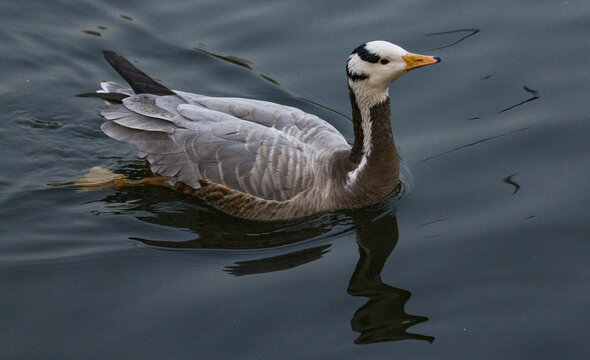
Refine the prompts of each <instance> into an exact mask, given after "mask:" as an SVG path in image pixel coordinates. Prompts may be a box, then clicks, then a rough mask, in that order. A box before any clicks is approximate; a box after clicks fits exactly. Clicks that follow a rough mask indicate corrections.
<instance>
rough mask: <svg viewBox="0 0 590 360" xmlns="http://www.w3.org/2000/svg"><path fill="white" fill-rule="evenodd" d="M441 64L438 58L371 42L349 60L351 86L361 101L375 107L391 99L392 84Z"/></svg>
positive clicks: (378, 42)
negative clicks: (389, 94) (418, 71)
mask: <svg viewBox="0 0 590 360" xmlns="http://www.w3.org/2000/svg"><path fill="white" fill-rule="evenodd" d="M439 61H440V58H438V57H435V56H426V55H418V54H413V53H410V52H407V51H406V50H404V49H402V48H401V47H399V46H397V45H394V44H392V43H390V42H387V41H370V42H368V43H365V44H363V45H361V46H359V47H357V48H356V49H354V51H353V52H352V54H351V55H350V57H349V58H348V62H347V63H346V73H347V74H348V85H349V86H350V88H351V89H352V91H353V92H354V93H355V96H356V97H357V101H359V102H368V104H367V105H374V104H377V103H379V102H381V101H383V100H385V98H387V95H388V88H389V85H390V84H391V83H392V82H394V81H395V80H396V79H397V78H399V77H400V76H402V75H403V74H405V73H407V72H408V71H410V70H412V69H416V68H418V67H421V66H425V65H430V64H436V63H438V62H439ZM359 105H360V104H359Z"/></svg>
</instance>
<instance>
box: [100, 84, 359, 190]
mask: <svg viewBox="0 0 590 360" xmlns="http://www.w3.org/2000/svg"><path fill="white" fill-rule="evenodd" d="M103 89H104V90H105V91H109V90H112V91H117V92H119V93H129V92H131V91H132V90H131V89H128V88H125V87H123V86H121V85H118V84H115V83H103ZM101 114H102V116H103V117H104V118H105V119H106V122H105V123H104V124H103V125H102V130H103V131H104V133H105V134H107V135H108V136H110V137H112V138H114V139H116V140H120V141H125V142H128V143H131V144H133V145H135V146H136V147H137V148H138V150H139V152H140V155H142V156H143V157H145V158H146V159H147V160H148V161H149V163H150V167H151V170H152V171H153V172H154V173H157V174H160V175H162V176H165V177H167V178H170V179H171V180H174V181H178V182H182V183H184V184H186V185H189V186H190V187H192V188H194V189H198V188H199V187H200V183H199V180H207V181H209V182H212V183H216V184H221V185H224V186H226V187H228V188H229V189H232V190H237V191H241V192H244V193H247V194H251V195H254V196H256V197H259V198H261V199H265V200H276V201H286V200H289V199H292V198H294V197H295V196H297V195H298V194H300V193H302V192H304V191H306V190H308V189H310V188H311V187H312V186H314V183H315V180H316V176H317V174H318V171H317V169H316V168H317V167H318V164H322V162H324V163H325V161H326V160H328V158H327V157H328V156H330V154H331V153H332V152H333V151H334V150H347V149H350V146H349V145H348V143H347V142H346V140H345V139H344V137H343V136H342V135H341V134H340V133H339V132H338V131H337V130H336V129H335V128H334V127H332V126H331V125H329V124H328V123H326V122H324V121H322V120H321V119H319V118H318V117H316V116H314V115H310V114H307V113H305V112H303V111H301V110H298V109H296V108H292V107H287V106H282V105H278V104H273V103H270V102H264V101H257V100H249V99H241V98H213V97H206V96H200V95H195V94H187V93H182V92H178V94H177V95H165V96H158V95H152V94H137V95H136V94H133V93H131V95H130V96H128V97H127V98H125V99H124V100H123V102H122V103H121V104H112V105H109V106H107V107H106V108H105V109H104V110H103V111H102V112H101ZM327 150H329V151H327ZM319 172H321V170H320V171H319Z"/></svg>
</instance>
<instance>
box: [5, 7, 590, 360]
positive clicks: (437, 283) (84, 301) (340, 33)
mask: <svg viewBox="0 0 590 360" xmlns="http://www.w3.org/2000/svg"><path fill="white" fill-rule="evenodd" d="M376 39H383V40H389V41H392V42H395V43H397V44H399V45H401V46H403V47H405V48H406V49H408V50H410V51H413V52H417V53H427V54H433V55H438V56H440V57H441V58H442V59H443V61H442V62H441V63H440V64H438V65H436V66H431V67H428V68H424V69H420V70H417V71H415V72H412V73H410V74H408V75H406V76H404V77H403V78H401V79H400V80H399V81H398V82H396V83H395V84H394V85H393V87H392V88H391V91H390V95H391V98H392V114H393V117H392V124H393V128H394V136H395V139H396V143H397V145H398V146H399V148H400V152H401V154H402V156H403V159H404V163H405V165H406V167H407V171H406V172H407V174H406V177H405V179H406V180H405V182H406V192H405V194H403V195H402V196H400V198H401V199H400V198H397V199H394V198H391V199H388V200H386V201H384V202H383V203H382V204H380V205H378V206H375V207H373V208H370V209H363V210H357V211H345V212H333V213H329V214H325V215H323V216H321V217H319V218H316V219H310V220H307V221H305V222H299V223H284V224H278V225H273V226H269V225H264V224H258V223H252V222H247V221H242V220H236V219H234V218H232V217H229V216H226V215H223V214H220V213H218V212H216V211H214V210H211V209H208V208H207V207H205V206H203V205H202V204H200V203H199V202H198V201H195V200H193V199H189V198H186V197H185V196H184V195H182V194H177V193H174V192H173V191H171V190H167V189H159V188H154V187H143V188H136V189H126V190H102V191H98V192H89V193H77V192H76V191H75V190H76V189H75V187H72V186H61V187H53V186H49V184H52V183H63V182H68V181H71V180H73V179H76V178H79V177H80V176H82V175H83V174H84V173H85V172H86V171H87V170H88V169H89V168H90V167H92V166H97V165H100V166H104V167H107V168H109V169H112V170H115V171H117V172H120V173H124V174H126V175H128V176H131V177H136V178H137V177H142V176H145V175H147V174H148V170H147V166H146V164H145V163H144V162H143V161H140V160H138V159H137V156H136V153H135V151H134V149H133V148H132V147H131V146H129V145H126V144H123V143H119V142H116V141H114V140H112V139H109V138H107V137H106V136H105V135H104V134H102V132H101V131H100V128H99V126H100V119H99V116H98V113H99V111H100V109H101V107H102V104H101V103H100V102H99V101H92V100H91V99H80V98H76V97H74V95H75V94H77V93H81V92H87V91H93V90H95V89H96V88H97V86H98V82H99V81H101V80H117V81H119V78H118V77H117V75H116V74H115V73H114V72H113V71H112V70H111V69H110V68H109V66H108V65H107V64H106V62H105V61H104V60H103V59H102V56H101V53H100V51H101V50H102V49H112V50H116V51H119V52H120V53H122V54H124V55H126V56H127V57H128V58H129V59H131V60H132V61H134V62H135V63H136V64H137V65H138V66H139V67H140V68H141V69H142V70H144V71H145V72H147V73H149V74H151V75H153V76H154V77H155V78H157V79H159V80H161V81H162V82H163V83H165V84H166V85H168V86H170V87H171V88H174V89H179V90H185V91H192V92H198V93H203V94H209V95H218V96H240V97H248V98H257V99H264V100H270V101H274V102H279V103H284V104H288V105H294V106H297V107H300V108H302V109H303V110H305V111H308V112H313V113H315V114H318V115H320V116H322V117H323V118H325V119H326V120H327V121H329V122H330V123H332V124H333V125H334V126H335V127H336V128H338V129H339V130H340V131H341V132H342V133H343V134H344V135H345V136H346V137H347V138H352V126H351V123H350V121H349V120H348V119H347V118H346V117H344V116H341V115H339V114H338V113H342V114H349V111H350V110H349V104H348V94H347V89H346V80H345V72H344V64H345V61H346V58H347V56H348V54H349V53H350V51H351V50H352V49H353V48H355V47H356V46H357V45H359V44H361V43H363V42H365V41H369V40H376ZM589 64H590V3H589V2H588V1H525V0H518V1H504V0H501V1H495V2H490V1H482V0H476V1H471V2H465V1H457V0H450V1H444V2H441V1H434V0H431V1H375V2H361V1H325V2H296V1H290V2H288V1H282V2H281V1H260V0H258V1H188V0H181V1H139V0H133V1H119V0H117V1H114V0H109V1H89V0H82V1H44V0H43V1H42V0H37V1H29V0H21V1H6V0H3V1H0V109H1V112H0V359H3V360H4V359H279V358H281V359H587V358H589V356H590V350H589V346H588V345H587V337H588V334H589V333H590V326H589V325H588V320H589V317H588V314H590V287H589V283H590V282H589V280H590V239H589V235H590V231H589V225H588V220H589V218H590V216H589V213H590V211H589V204H590V192H589V191H588V188H589V185H588V184H589V180H590V142H589V141H588V139H589V138H590V116H589V112H590V105H589V103H590V101H589V100H590V97H589V96H590V91H589V90H590V86H589V80H590V70H589Z"/></svg>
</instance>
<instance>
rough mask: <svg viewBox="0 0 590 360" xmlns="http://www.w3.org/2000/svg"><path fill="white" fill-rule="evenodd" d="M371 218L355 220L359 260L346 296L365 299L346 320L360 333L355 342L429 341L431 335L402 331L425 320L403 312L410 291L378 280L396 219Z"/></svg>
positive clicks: (395, 235)
mask: <svg viewBox="0 0 590 360" xmlns="http://www.w3.org/2000/svg"><path fill="white" fill-rule="evenodd" d="M373 215H376V214H373ZM369 216H370V215H369ZM374 218H375V220H373V221H362V222H359V223H358V227H357V229H358V230H357V243H358V248H359V260H358V262H357V264H356V268H355V269H354V273H353V274H352V277H351V278H350V282H349V285H348V293H349V294H350V295H353V296H363V297H367V298H368V299H369V300H368V301H367V302H366V303H365V304H364V305H363V306H361V307H360V308H359V309H358V310H357V311H356V312H355V313H354V315H353V317H352V320H351V322H350V323H351V325H352V329H353V330H354V331H357V332H359V333H360V335H359V337H358V338H357V339H356V340H355V343H357V344H369V343H375V342H383V341H395V340H405V339H416V340H425V341H428V342H432V341H433V340H434V337H432V336H426V335H419V334H413V333H408V332H406V329H407V328H409V327H410V326H413V325H416V324H418V323H421V322H424V321H426V320H428V318H427V317H425V316H416V315H410V314H407V313H406V312H405V310H404V307H405V304H406V302H407V301H408V299H409V298H410V296H411V293H410V292H409V291H407V290H404V289H398V288H395V287H393V286H390V285H388V284H385V283H384V282H383V281H382V280H381V271H382V270H383V266H384V265H385V262H386V261H387V258H388V257H389V255H390V254H391V252H392V251H393V249H394V248H395V246H396V245H397V242H398V239H399V231H398V227H397V219H396V217H395V216H394V215H386V216H381V217H378V216H375V217H374ZM357 221H358V219H357Z"/></svg>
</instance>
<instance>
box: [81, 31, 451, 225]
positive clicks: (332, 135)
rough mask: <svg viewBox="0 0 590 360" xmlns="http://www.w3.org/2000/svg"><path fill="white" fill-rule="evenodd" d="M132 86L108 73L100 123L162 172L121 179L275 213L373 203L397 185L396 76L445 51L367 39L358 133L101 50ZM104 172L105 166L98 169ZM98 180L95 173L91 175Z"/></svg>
mask: <svg viewBox="0 0 590 360" xmlns="http://www.w3.org/2000/svg"><path fill="white" fill-rule="evenodd" d="M103 54H104V57H105V59H106V60H107V62H108V63H109V64H110V65H111V66H112V67H113V68H114V69H115V70H116V71H117V72H118V73H119V75H120V76H121V77H122V78H123V79H124V80H125V81H126V82H127V83H128V84H129V86H123V85H119V84H117V83H114V82H102V83H101V84H100V85H101V90H98V91H97V92H95V93H87V94H80V95H79V96H83V97H99V98H102V99H103V100H105V101H106V103H107V106H106V107H105V108H104V109H103V110H102V112H101V115H102V117H103V118H104V123H103V124H102V126H101V129H102V131H103V132H104V133H105V134H106V135H108V136H109V137H111V138H113V139H115V140H119V141H124V142H127V143H130V144H133V145H135V146H136V147H137V149H138V151H139V156H140V157H142V158H145V159H147V161H148V162H149V165H150V169H151V171H152V172H153V173H154V174H156V175H157V176H156V177H153V178H148V179H146V180H145V182H142V181H137V180H135V181H132V180H127V179H125V178H124V177H123V176H122V175H115V174H114V173H111V174H113V175H115V178H116V180H117V181H116V183H117V185H119V186H130V185H134V184H138V183H148V184H158V185H167V186H171V187H173V188H175V189H177V190H179V191H182V192H184V193H186V194H192V195H194V196H196V197H197V198H199V199H201V200H202V201H204V202H205V203H206V204H209V205H211V206H213V207H214V208H217V209H218V210H221V211H223V212H226V213H229V214H231V215H234V216H238V217H242V218H248V219H253V220H262V221H274V220H285V219H291V218H298V217H304V216H309V215H313V214H317V213H320V212H324V211H327V210H334V209H354V208H361V207H365V206H368V205H372V204H375V203H377V202H379V201H381V200H383V199H384V198H386V197H387V196H388V195H389V194H391V193H392V192H394V191H395V190H396V188H397V187H398V185H399V162H400V160H399V156H398V153H397V149H396V146H395V143H394V140H393V134H392V130H391V120H390V104H389V85H390V84H391V83H392V82H394V81H395V80H396V79H398V78H399V77H400V76H402V75H404V74H405V73H407V72H408V71H410V70H413V69H416V68H419V67H422V66H426V65H431V64H436V63H438V62H440V58H439V57H436V56H427V55H419V54H414V53H410V52H408V51H406V50H404V49H403V48H401V47H399V46H397V45H394V44H392V43H390V42H387V41H370V42H367V43H364V44H362V45H360V46H358V47H357V48H355V49H354V51H353V52H352V53H351V55H350V56H349V58H348V61H347V62H346V74H347V76H348V89H349V96H350V103H351V107H352V122H353V127H354V142H353V143H352V145H350V144H349V143H348V142H347V140H346V139H345V138H344V136H343V135H342V134H341V133H340V132H338V130H336V128H334V127H333V126H332V125H330V124H329V123H328V122H326V121H324V120H322V119H320V118H319V117H317V116H315V115H312V114H308V113H305V112H303V111H302V110H299V109H297V108H294V107H289V106H284V105H280V104H276V103H272V102H267V101H261V100H252V99H246V98H230V97H210V96H205V95H200V94H194V93H188V92H184V91H179V90H171V89H169V88H168V87H166V86H164V85H162V84H160V83H159V82H157V81H155V80H154V79H152V78H151V77H149V76H148V75H146V74H145V73H143V72H142V71H141V70H139V69H137V68H136V67H135V66H134V65H132V64H131V63H130V62H129V61H128V60H127V59H125V58H124V57H123V56H121V55H119V54H117V53H115V52H113V51H107V50H105V51H103ZM98 172H100V171H98ZM88 183H92V181H90V180H89V181H88Z"/></svg>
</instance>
